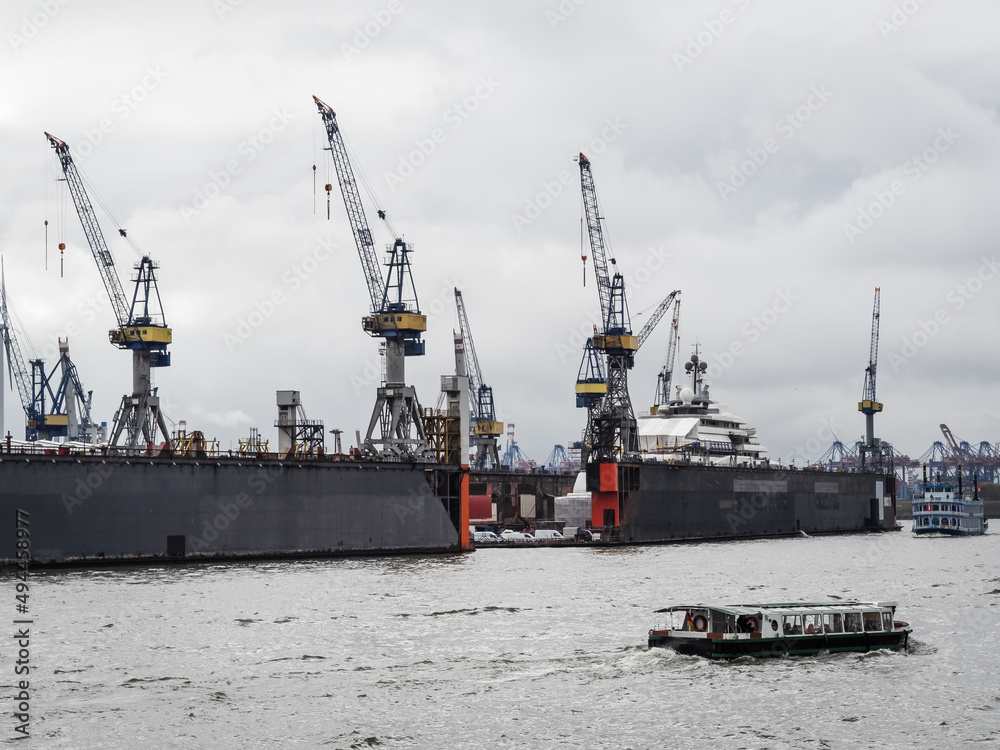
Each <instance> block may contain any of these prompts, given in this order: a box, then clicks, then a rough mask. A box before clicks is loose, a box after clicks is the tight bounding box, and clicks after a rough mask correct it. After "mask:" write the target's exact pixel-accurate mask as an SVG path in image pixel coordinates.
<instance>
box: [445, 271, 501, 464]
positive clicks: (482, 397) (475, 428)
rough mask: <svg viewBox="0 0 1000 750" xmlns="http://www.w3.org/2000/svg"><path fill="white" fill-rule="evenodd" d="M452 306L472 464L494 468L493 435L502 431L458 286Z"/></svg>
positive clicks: (491, 390)
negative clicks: (460, 351) (463, 365)
mask: <svg viewBox="0 0 1000 750" xmlns="http://www.w3.org/2000/svg"><path fill="white" fill-rule="evenodd" d="M455 307H456V309H457V310H458V326H459V335H461V337H462V342H463V343H464V353H465V363H466V370H467V372H468V376H469V402H470V404H471V407H472V420H471V422H472V424H471V435H470V439H471V442H472V444H473V445H474V446H476V457H475V459H473V465H474V467H475V468H477V469H495V468H498V467H499V466H500V455H499V452H498V449H497V438H498V437H500V436H501V435H502V434H503V422H498V421H497V415H496V408H495V406H494V404H493V388H491V387H490V386H488V385H486V383H485V382H484V381H483V373H482V370H480V368H479V357H478V356H476V346H475V344H474V343H473V340H472V328H471V327H470V326H469V315H468V312H467V311H466V309H465V298H464V297H463V296H462V292H461V290H460V289H458V287H456V288H455Z"/></svg>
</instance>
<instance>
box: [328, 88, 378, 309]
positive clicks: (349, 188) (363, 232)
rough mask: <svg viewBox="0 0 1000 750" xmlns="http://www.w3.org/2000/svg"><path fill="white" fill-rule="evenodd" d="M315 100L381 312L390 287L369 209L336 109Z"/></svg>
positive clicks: (370, 289) (374, 300)
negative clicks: (362, 199) (338, 121)
mask: <svg viewBox="0 0 1000 750" xmlns="http://www.w3.org/2000/svg"><path fill="white" fill-rule="evenodd" d="M313 99H314V100H315V102H316V107H317V108H318V109H319V113H320V116H321V117H322V118H323V125H324V126H326V136H327V139H328V140H329V142H330V153H331V154H332V155H333V163H334V166H335V167H336V170H337V181H338V182H339V183H340V193H341V195H342V196H343V197H344V207H345V208H346V209H347V219H348V221H349V222H350V224H351V232H353V234H354V243H355V244H356V245H357V246H358V255H359V256H360V257H361V266H362V269H363V270H364V273H365V281H366V282H367V283H368V294H369V295H370V296H371V301H372V312H380V311H381V310H382V309H383V307H384V304H385V295H386V285H385V283H384V282H383V281H382V272H381V270H380V269H379V262H378V254H377V253H376V252H375V241H374V240H373V239H372V232H371V229H369V227H368V219H367V218H366V216H365V207H364V205H363V204H362V203H361V193H360V192H358V184H357V181H356V180H355V179H354V169H353V168H352V167H351V160H350V158H348V155H347V147H346V146H345V145H344V136H343V135H342V134H341V132H340V125H338V124H337V115H336V113H335V112H334V111H333V109H331V108H330V106H329V105H328V104H326V103H325V102H323V101H322V100H321V99H320V98H319V97H316V96H313Z"/></svg>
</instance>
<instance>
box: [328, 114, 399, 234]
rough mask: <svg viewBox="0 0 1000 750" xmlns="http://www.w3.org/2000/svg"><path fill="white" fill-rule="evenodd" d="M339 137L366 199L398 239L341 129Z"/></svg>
mask: <svg viewBox="0 0 1000 750" xmlns="http://www.w3.org/2000/svg"><path fill="white" fill-rule="evenodd" d="M340 137H341V138H343V139H344V148H345V149H346V150H347V155H348V157H349V158H350V160H351V163H352V165H353V167H354V173H355V174H356V175H357V176H358V182H359V183H360V184H361V187H362V188H364V191H365V193H366V194H367V195H368V200H369V201H370V202H371V204H372V205H373V206H374V207H375V211H376V213H377V215H378V217H379V218H380V219H381V220H382V221H383V222H384V223H385V226H386V227H387V228H388V230H389V232H391V233H392V238H393V239H398V238H399V237H400V235H399V232H397V231H396V228H395V227H394V226H393V225H392V221H390V220H389V217H388V215H387V214H386V211H385V209H383V208H382V202H381V201H380V200H379V199H378V195H376V193H375V188H374V186H373V185H372V183H371V181H370V180H369V179H368V175H367V174H365V170H364V169H362V167H361V161H360V160H359V159H358V156H357V154H356V153H355V151H354V148H353V147H352V146H351V144H350V141H348V140H347V136H346V135H344V131H343V130H341V131H340Z"/></svg>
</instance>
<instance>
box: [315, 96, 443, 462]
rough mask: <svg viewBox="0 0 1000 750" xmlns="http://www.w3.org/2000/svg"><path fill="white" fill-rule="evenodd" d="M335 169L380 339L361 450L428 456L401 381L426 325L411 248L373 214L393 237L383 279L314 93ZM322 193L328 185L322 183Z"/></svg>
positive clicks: (331, 125)
mask: <svg viewBox="0 0 1000 750" xmlns="http://www.w3.org/2000/svg"><path fill="white" fill-rule="evenodd" d="M313 100H314V101H315V102H316V107H317V109H318V110H319V114H320V117H321V118H322V120H323V125H324V126H325V128H326V135H327V140H328V141H329V144H330V145H329V147H328V149H327V150H329V151H330V154H331V156H332V157H333V163H334V167H335V168H336V171H337V181H338V183H339V184H340V192H341V195H342V196H343V198H344V208H346V209H347V219H348V221H349V222H350V225H351V232H352V233H353V235H354V243H355V245H357V248H358V255H359V257H360V258H361V266H362V269H363V271H364V274H365V282H366V283H367V285H368V294H369V296H370V298H371V314H370V315H366V316H365V317H364V318H363V319H362V321H361V324H362V328H364V330H365V331H366V332H367V333H368V334H369V335H371V336H373V337H377V338H381V339H384V341H385V382H384V383H383V384H382V385H381V386H380V387H379V388H378V396H377V400H376V403H375V409H374V411H373V412H372V418H371V421H370V422H369V424H368V432H367V434H366V435H365V442H364V450H365V452H366V453H368V454H369V455H371V456H374V457H381V458H383V459H386V460H407V459H413V458H423V457H425V456H427V455H428V441H427V434H426V430H425V427H424V419H423V412H422V410H421V408H420V402H419V401H418V400H417V393H416V389H415V388H414V387H413V386H410V385H407V384H406V371H405V358H406V357H411V356H419V355H422V354H423V353H424V342H423V341H421V339H420V336H421V334H422V333H423V332H424V331H426V330H427V316H426V315H422V314H421V313H420V305H419V302H418V300H417V292H416V288H415V287H414V284H413V273H412V271H411V267H410V253H412V252H413V248H412V247H410V245H409V244H408V243H406V242H405V241H404V240H403V239H402V238H401V236H400V235H399V234H398V233H397V232H396V231H395V229H394V228H393V226H392V224H391V223H390V222H389V221H388V219H387V218H386V213H385V211H384V210H382V209H377V213H378V217H379V218H380V219H382V221H383V222H385V224H386V226H387V227H388V229H389V230H390V232H392V235H393V236H394V238H395V239H394V241H393V243H392V244H391V245H390V246H389V247H388V248H387V252H388V253H389V257H388V260H387V261H386V263H385V265H386V266H387V271H386V275H385V278H384V279H383V278H382V273H381V271H380V270H379V265H380V264H379V259H378V254H377V253H376V252H375V241H374V239H373V238H372V232H371V229H370V228H369V226H368V219H367V218H366V216H365V209H364V205H363V204H362V202H361V194H360V192H359V191H358V184H357V181H356V180H355V177H354V168H353V167H352V166H351V159H350V157H349V156H348V153H347V146H346V144H345V142H344V136H343V134H342V133H341V131H340V125H339V123H338V122H337V115H336V113H335V112H334V111H333V109H331V108H330V106H329V105H327V104H326V103H324V102H323V101H322V100H320V99H319V98H318V97H316V96H314V97H313ZM326 189H327V194H328V195H329V193H330V191H331V190H332V186H331V185H327V186H326Z"/></svg>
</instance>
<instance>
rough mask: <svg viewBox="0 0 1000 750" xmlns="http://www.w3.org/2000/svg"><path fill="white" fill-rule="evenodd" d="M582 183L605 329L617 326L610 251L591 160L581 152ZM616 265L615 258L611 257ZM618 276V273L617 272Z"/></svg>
mask: <svg viewBox="0 0 1000 750" xmlns="http://www.w3.org/2000/svg"><path fill="white" fill-rule="evenodd" d="M580 184H581V189H582V192H583V206H584V210H585V213H586V216H587V234H588V235H589V237H590V254H591V255H592V256H593V258H594V262H593V264H592V265H593V266H594V277H595V278H596V279H597V293H598V295H599V296H600V298H601V320H602V321H603V323H604V327H605V329H611V328H615V327H616V326H615V325H613V323H612V316H613V314H614V313H613V311H612V302H611V297H612V291H611V289H612V279H611V275H610V273H609V272H608V253H607V249H606V248H605V246H604V232H603V231H602V230H601V218H602V217H601V214H600V207H599V205H598V203H597V188H596V187H595V186H594V175H593V173H592V172H591V169H590V160H589V159H588V158H587V157H586V156H585V155H583V154H582V153H581V154H580ZM611 263H612V265H615V260H614V258H612V259H611ZM615 275H616V276H617V274H615Z"/></svg>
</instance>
